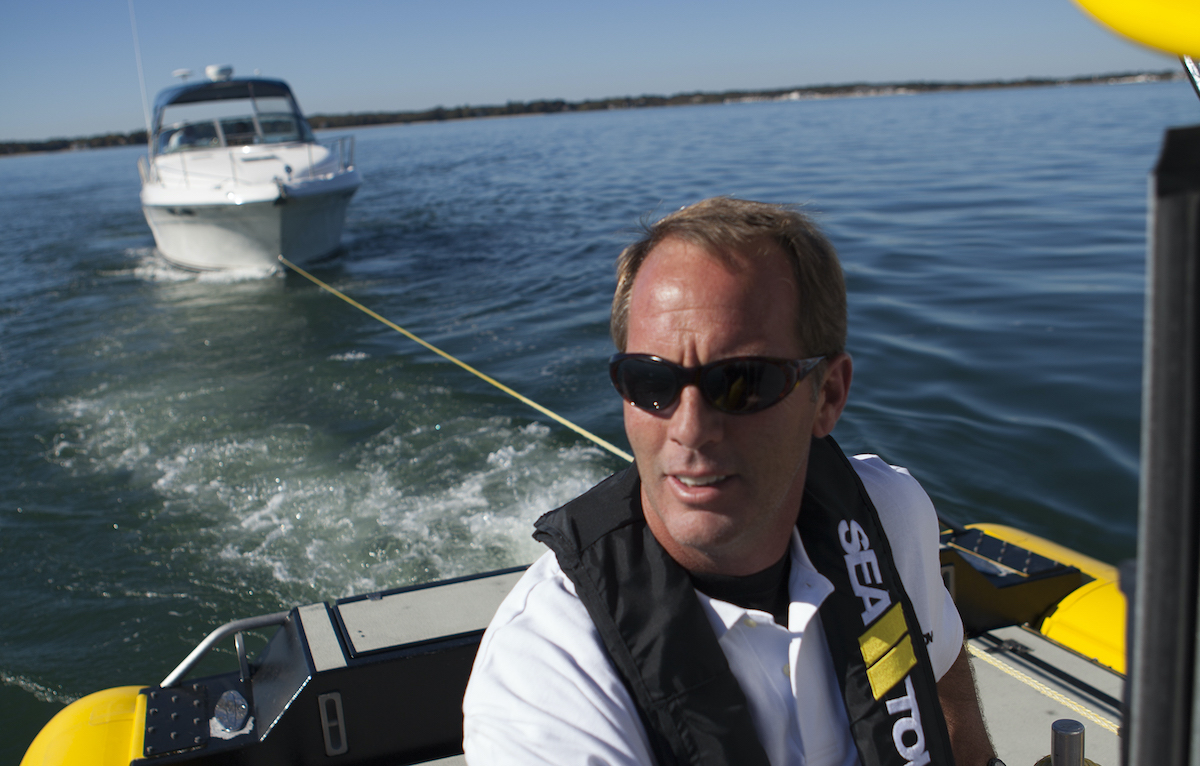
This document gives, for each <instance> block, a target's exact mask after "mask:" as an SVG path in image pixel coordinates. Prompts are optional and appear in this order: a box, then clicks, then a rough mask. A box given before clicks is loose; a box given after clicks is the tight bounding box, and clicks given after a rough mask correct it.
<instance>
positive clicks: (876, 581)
mask: <svg viewBox="0 0 1200 766" xmlns="http://www.w3.org/2000/svg"><path fill="white" fill-rule="evenodd" d="M838 538H839V539H840V540H841V541H842V550H844V551H845V552H846V555H845V559H846V570H847V574H849V576H850V585H851V587H852V588H853V589H854V595H855V596H857V597H858V598H860V599H862V602H863V612H862V621H863V625H868V626H869V625H870V624H871V623H872V622H874V621H875V620H876V619H877V618H878V617H879V616H880V615H882V614H883V613H884V612H885V611H887V609H888V607H890V606H891V604H892V597H891V595H890V594H889V593H888V592H887V590H886V589H885V588H882V587H877V586H882V585H883V576H882V575H881V574H880V572H879V560H878V559H877V558H876V556H875V551H873V550H871V541H870V539H868V538H867V533H866V532H864V531H863V528H862V526H860V525H859V523H858V522H857V521H849V522H847V521H842V522H840V523H839V524H838ZM877 698H878V697H877ZM887 711H888V713H890V714H891V715H901V717H900V718H899V720H897V721H896V722H895V723H894V724H892V744H894V745H895V746H896V752H897V753H899V754H900V757H902V758H904V759H905V760H906V761H908V766H925V764H928V763H929V752H928V751H927V750H926V749H925V730H924V729H923V728H922V727H921V711H920V708H919V707H918V705H917V695H916V692H915V691H914V690H913V684H912V679H911V678H909V677H908V676H907V675H906V676H905V678H904V694H902V695H901V696H899V697H896V698H895V699H889V700H887ZM906 712H907V713H909V715H903V714H904V713H906ZM906 734H910V735H911V738H913V739H914V741H913V742H912V743H911V744H905V742H904V738H905V735H906Z"/></svg>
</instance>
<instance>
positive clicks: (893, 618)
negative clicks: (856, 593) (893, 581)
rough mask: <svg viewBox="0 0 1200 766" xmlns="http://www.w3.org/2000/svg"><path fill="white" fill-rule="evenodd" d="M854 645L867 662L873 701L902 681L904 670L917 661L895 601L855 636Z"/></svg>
mask: <svg viewBox="0 0 1200 766" xmlns="http://www.w3.org/2000/svg"><path fill="white" fill-rule="evenodd" d="M858 647H859V649H860V650H861V651H862V656H863V659H864V660H865V661H866V663H867V680H869V681H870V682H871V693H872V694H873V695H875V699H877V700H878V699H881V698H882V697H883V695H884V694H887V692H888V691H889V690H890V689H891V688H892V687H893V686H895V685H896V684H898V683H900V682H901V681H903V680H904V676H905V675H907V674H908V671H910V670H912V668H913V666H914V665H916V664H917V655H916V654H915V653H914V652H913V646H912V638H911V637H910V636H909V635H908V624H907V623H906V622H905V621H904V609H903V608H902V607H901V606H900V605H899V604H895V605H894V606H892V608H891V609H889V610H887V612H886V613H885V614H884V615H883V616H882V617H880V618H879V619H878V620H876V621H875V624H874V625H872V626H871V627H870V628H867V632H866V633H863V634H862V635H861V636H859V637H858Z"/></svg>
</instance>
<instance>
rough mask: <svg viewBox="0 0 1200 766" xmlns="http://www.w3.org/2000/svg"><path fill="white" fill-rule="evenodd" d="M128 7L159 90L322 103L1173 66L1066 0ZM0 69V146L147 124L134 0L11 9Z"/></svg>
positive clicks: (275, 0) (350, 106) (0, 30)
mask: <svg viewBox="0 0 1200 766" xmlns="http://www.w3.org/2000/svg"><path fill="white" fill-rule="evenodd" d="M134 10H135V13H136V17H137V24H138V33H139V38H140V40H141V51H142V63H143V66H144V71H145V76H146V88H147V90H148V91H149V98H150V99H151V101H152V100H153V98H154V94H155V93H156V92H157V91H158V90H160V89H161V88H164V87H166V86H168V85H170V84H172V83H173V82H175V81H174V80H173V79H172V78H171V71H172V70H174V69H178V68H190V69H193V70H196V71H197V72H199V71H201V70H203V68H204V66H205V65H206V64H215V63H220V64H232V65H233V66H234V68H235V72H236V73H237V74H245V75H248V74H252V73H253V71H254V70H255V69H260V70H261V71H262V73H263V74H264V75H267V76H273V77H281V78H283V79H286V80H288V81H289V82H290V83H291V84H292V87H293V89H294V90H295V91H296V94H297V97H298V98H299V100H300V103H301V106H302V107H303V108H304V109H305V111H306V112H308V113H310V114H312V113H317V112H325V113H342V112H355V111H401V110H415V109H427V108H431V107H434V106H438V105H442V106H458V105H461V104H500V103H504V102H505V101H510V100H512V101H528V100H533V99H540V98H563V99H567V100H580V99H585V98H601V97H606V96H625V95H641V94H647V93H653V94H662V95H669V94H672V93H679V92H683V91H697V90H702V91H715V90H727V89H757V88H782V87H790V86H794V85H817V84H825V83H844V82H857V81H868V82H887V81H896V80H918V79H927V80H980V79H1014V78H1022V77H1027V76H1051V77H1058V76H1073V75H1081V74H1099V73H1106V72H1115V71H1128V70H1142V69H1155V70H1157V69H1166V68H1174V67H1178V62H1177V61H1175V60H1174V59H1172V58H1169V57H1166V56H1164V55H1161V54H1157V53H1153V52H1151V51H1148V50H1146V49H1144V48H1140V47H1138V46H1137V45H1134V44H1133V43H1129V42H1126V41H1124V40H1122V39H1119V38H1117V37H1115V36H1114V35H1112V34H1111V33H1109V32H1108V31H1106V30H1104V29H1102V28H1100V27H1099V26H1098V25H1097V24H1096V23H1094V22H1093V21H1092V20H1091V19H1090V18H1088V17H1087V16H1085V15H1084V14H1083V12H1082V11H1080V10H1079V9H1078V8H1077V7H1076V6H1075V5H1073V4H1072V3H1071V2H1070V1H1069V0H991V2H981V1H980V0H846V1H845V2H831V1H830V0H823V1H822V2H814V1H810V0H790V1H788V2H779V1H776V0H744V1H743V2H740V3H737V4H735V3H732V2H728V0H726V2H714V1H712V0H692V1H691V2H678V1H675V0H672V1H670V2H652V1H648V0H643V1H642V2H631V1H629V0H608V1H607V2H599V3H597V2H588V3H581V2H563V1H562V0H558V1H557V2H551V1H550V0H517V1H514V2H499V1H494V2H476V1H475V0H444V1H443V2H429V1H428V0H425V1H424V2H407V1H399V0H397V1H394V2H387V1H385V0H342V2H315V1H314V0H287V2H282V1H279V0H269V1H268V0H241V1H240V2H234V1H232V0H204V1H203V2H198V1H197V0H192V1H191V2H180V0H134ZM0 73H2V75H3V76H0V141H11V140H21V139H44V138H50V137H75V136H85V135H93V134H97V133H104V132H109V131H121V132H126V131H130V130H134V129H137V128H140V127H142V125H143V122H144V120H143V117H142V101H141V95H140V91H139V87H138V78H137V67H136V63H135V58H134V48H133V35H132V33H131V31H130V24H129V10H128V2H127V0H39V2H13V3H9V4H8V5H7V7H6V8H5V12H4V21H3V23H2V24H0Z"/></svg>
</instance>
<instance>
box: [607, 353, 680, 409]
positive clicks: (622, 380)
mask: <svg viewBox="0 0 1200 766" xmlns="http://www.w3.org/2000/svg"><path fill="white" fill-rule="evenodd" d="M616 378H617V386H618V388H619V389H620V391H621V395H622V396H624V397H625V398H626V399H627V400H629V401H631V402H633V404H634V406H635V407H638V408H640V409H643V410H661V409H664V408H666V407H670V406H671V404H672V403H673V402H674V401H675V397H676V396H678V394H679V381H678V379H677V378H676V374H675V371H674V370H673V369H672V368H671V367H670V366H668V365H667V364H665V363H663V362H655V361H653V360H651V359H624V360H622V361H621V362H620V364H618V365H617V375H616Z"/></svg>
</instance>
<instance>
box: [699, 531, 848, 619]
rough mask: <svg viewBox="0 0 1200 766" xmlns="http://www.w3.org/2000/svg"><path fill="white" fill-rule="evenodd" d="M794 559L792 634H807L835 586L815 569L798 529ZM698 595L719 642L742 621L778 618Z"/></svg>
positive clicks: (790, 584)
mask: <svg viewBox="0 0 1200 766" xmlns="http://www.w3.org/2000/svg"><path fill="white" fill-rule="evenodd" d="M791 555H792V570H791V574H790V575H789V578H788V594H789V596H790V597H791V602H792V603H791V605H790V606H789V607H788V630H789V631H791V632H793V633H803V632H804V629H805V628H806V627H807V626H808V623H809V622H810V621H811V620H812V618H813V615H815V614H816V613H817V609H818V608H819V607H820V606H821V603H822V602H824V601H825V599H826V598H827V597H828V596H829V594H830V593H833V584H832V583H831V582H829V580H827V579H826V578H825V576H824V575H822V574H821V573H819V572H818V571H817V570H816V568H814V567H813V564H812V560H811V559H810V558H809V557H808V552H807V551H805V550H804V543H802V542H801V541H800V533H799V532H797V531H796V530H795V529H794V528H793V529H792V545H791ZM696 595H697V596H698V597H699V598H700V604H701V606H703V607H704V612H705V614H707V615H708V621H709V623H710V624H711V625H712V628H713V631H714V632H715V633H716V634H717V639H718V640H719V639H720V638H721V637H722V636H724V635H725V633H726V632H727V631H729V630H730V629H731V628H733V626H734V625H736V624H737V623H738V621H740V620H744V619H750V620H752V621H755V622H763V621H765V622H772V623H773V622H774V618H773V617H772V616H771V615H769V614H767V613H766V612H760V611H758V610H756V609H743V608H742V607H740V606H737V605H736V604H731V603H729V602H728V601H718V600H717V599H715V598H712V597H710V596H706V595H704V594H703V593H701V592H700V591H696Z"/></svg>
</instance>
